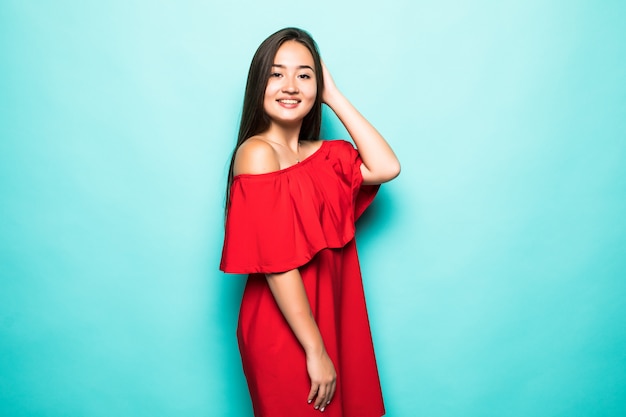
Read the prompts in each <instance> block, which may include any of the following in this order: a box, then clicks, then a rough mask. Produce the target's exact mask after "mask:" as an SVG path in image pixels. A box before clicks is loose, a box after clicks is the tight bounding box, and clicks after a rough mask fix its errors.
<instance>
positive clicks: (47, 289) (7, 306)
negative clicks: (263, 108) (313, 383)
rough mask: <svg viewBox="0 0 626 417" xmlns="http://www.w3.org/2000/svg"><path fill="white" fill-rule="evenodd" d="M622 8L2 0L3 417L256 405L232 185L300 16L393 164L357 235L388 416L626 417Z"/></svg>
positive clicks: (232, 410) (625, 48)
mask: <svg viewBox="0 0 626 417" xmlns="http://www.w3.org/2000/svg"><path fill="white" fill-rule="evenodd" d="M625 21H626V3H625V2H623V1H576V0H574V1H537V0H530V1H522V0H519V1H515V0H512V1H503V2H502V1H500V2H496V1H472V2H469V1H467V2H466V1H460V0H447V1H438V2H424V1H409V0H405V1H391V0H390V1H385V2H368V1H342V2H339V1H327V0H322V1H317V2H314V3H311V2H287V3H273V2H251V1H250V2H236V1H233V2H225V1H223V2H217V1H216V2H208V1H207V2H201V1H179V2H174V1H171V2H169V1H147V0H141V1H119V0H116V1H101V2H96V1H55V2H44V1H16V0H3V1H2V3H1V4H0V199H1V200H0V415H2V416H64V417H67V416H103V417H109V416H119V417H123V416H124V417H125V416H129V417H136V416H176V417H178V416H194V417H195V416H250V415H251V408H250V402H249V399H248V394H247V389H246V385H245V380H244V377H243V374H242V372H241V367H240V362H239V356H238V351H237V345H236V339H235V327H236V319H237V312H238V311H237V310H238V304H239V299H240V295H241V290H242V285H243V278H242V277H240V276H226V275H223V274H222V273H221V272H219V271H218V263H219V257H220V250H221V243H222V221H223V219H222V209H223V191H224V182H225V180H226V168H227V159H228V156H229V154H230V152H231V150H232V146H233V145H234V141H235V135H236V131H237V124H238V118H239V115H240V107H241V103H242V97H243V88H244V84H245V77H246V74H247V70H248V65H249V63H250V60H251V58H252V55H253V53H254V51H255V49H256V47H257V46H258V44H259V43H260V42H261V41H262V40H263V39H264V38H265V37H266V36H268V35H269V34H270V33H272V32H274V31H275V30H277V29H280V28H282V27H284V26H290V25H295V26H300V27H303V28H305V29H307V30H309V31H310V32H311V33H312V34H313V35H314V37H315V38H316V40H317V41H318V43H319V46H320V49H321V51H322V54H323V57H324V59H325V60H326V62H327V64H328V66H329V68H330V69H331V72H332V73H333V75H334V78H335V80H336V82H337V84H338V85H339V86H340V88H341V89H342V90H343V91H344V93H345V94H346V95H347V96H348V97H349V98H350V99H351V101H352V102H353V103H354V104H355V105H356V106H357V107H358V108H359V109H360V110H361V111H362V113H364V114H365V115H366V116H367V117H368V118H369V119H370V120H371V121H372V122H373V123H374V124H375V126H377V127H378V129H379V130H380V131H381V132H383V133H384V135H385V136H386V137H387V138H388V140H389V142H390V143H391V144H392V146H393V147H394V149H395V150H396V151H397V153H398V155H399V156H400V159H401V161H402V164H403V171H402V174H401V176H400V177H399V178H398V179H397V180H395V181H393V182H392V183H390V184H388V185H385V186H384V187H383V189H382V190H381V193H380V195H379V197H378V198H377V200H376V202H375V204H374V205H373V207H372V208H371V210H370V211H369V212H368V213H367V215H366V216H365V218H364V219H363V220H362V221H361V222H360V230H359V236H358V242H359V250H360V255H361V259H362V266H363V270H364V280H365V286H366V292H367V296H368V306H369V311H370V316H371V325H372V331H373V334H374V341H375V346H376V349H377V356H378V362H379V367H380V373H381V380H382V384H383V390H384V394H385V400H386V406H387V410H388V413H387V415H388V416H389V417H405V416H428V417H437V416H442V417H443V416H446V417H458V416H464V417H485V416H498V417H501V416H567V417H578V416H580V417H588V416H623V415H626V303H625V302H624V300H625V299H626V298H625V297H626V281H625V278H626V163H625V162H626V42H625V39H626V25H625V24H624V22H625ZM323 131H324V136H325V137H328V138H345V137H346V133H345V131H344V130H343V129H342V128H341V126H340V125H339V123H338V121H337V120H336V119H335V118H334V116H333V115H332V114H328V113H327V118H326V119H325V122H324V128H323ZM303 400H304V397H303Z"/></svg>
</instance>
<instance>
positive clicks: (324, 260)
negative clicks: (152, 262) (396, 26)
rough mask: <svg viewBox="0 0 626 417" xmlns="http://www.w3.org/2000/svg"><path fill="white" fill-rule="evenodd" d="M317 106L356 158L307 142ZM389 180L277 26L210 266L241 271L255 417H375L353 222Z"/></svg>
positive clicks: (351, 115) (377, 391)
mask: <svg viewBox="0 0 626 417" xmlns="http://www.w3.org/2000/svg"><path fill="white" fill-rule="evenodd" d="M322 102H323V103H325V104H326V105H328V106H329V107H330V108H331V109H332V110H333V111H334V112H335V113H336V114H337V116H338V117H339V119H340V120H341V121H342V123H343V124H344V125H345V127H346V128H347V130H348V132H349V133H350V136H351V137H352V139H353V140H354V142H355V144H356V147H357V149H358V152H357V150H356V149H354V147H353V146H352V145H351V144H350V143H349V142H346V141H340V140H336V141H321V140H319V134H320V125H321V114H322ZM399 172H400V164H399V162H398V159H397V158H396V156H395V155H394V153H393V151H392V150H391V148H390V147H389V145H388V144H387V142H386V141H385V140H384V139H383V137H382V136H381V135H380V134H379V133H378V132H377V131H376V129H374V127H373V126H372V125H371V124H370V123H369V122H368V121H367V120H366V119H365V118H363V116H361V115H360V114H359V113H358V111H357V110H356V109H355V108H354V107H353V106H352V105H351V104H350V102H349V101H348V100H347V99H346V98H345V97H344V96H343V95H342V94H341V93H340V91H339V90H338V89H337V87H336V86H335V84H334V82H333V80H332V78H331V76H330V74H329V73H328V70H327V69H326V67H325V66H324V65H323V63H322V62H321V60H320V57H319V53H318V50H317V46H316V44H315V42H314V40H313V39H312V38H311V36H310V35H309V34H308V33H306V32H305V31H303V30H300V29H296V28H286V29H283V30H280V31H278V32H276V33H274V34H273V35H271V36H270V37H269V38H267V39H266V40H265V41H264V42H263V43H262V44H261V45H260V46H259V49H258V50H257V52H256V54H255V56H254V58H253V60H252V63H251V65H250V71H249V74H248V81H247V85H246V92H245V98H244V105H243V113H242V118H241V125H240V130H239V137H238V141H237V146H236V148H235V152H234V153H233V157H232V160H231V166H230V172H229V180H228V187H227V207H226V210H227V217H226V231H225V239H224V249H223V253H222V262H221V265H220V269H222V270H223V271H225V272H228V273H247V274H249V276H248V281H247V284H246V288H245V290H244V294H243V299H242V303H241V310H240V315H239V325H238V330H237V336H238V340H239V348H240V353H241V357H242V363H243V369H244V373H245V375H246V378H247V381H248V387H249V389H250V395H251V398H252V405H253V408H254V413H255V416H257V417H259V416H263V417H280V416H285V417H302V416H308V415H314V414H315V413H316V412H318V411H321V412H324V413H325V414H327V415H330V416H338V417H339V416H344V417H352V416H354V417H357V416H358V417H379V416H382V415H384V413H385V411H384V407H383V400H382V394H381V388H380V382H379V378H378V371H377V368H376V361H375V358H374V350H373V346H372V339H371V334H370V330H369V323H368V318H367V311H366V309H365V299H364V295H363V287H362V282H361V274H360V269H359V263H358V258H357V253H356V246H355V242H354V224H355V221H356V219H357V218H358V216H359V215H360V214H361V213H362V212H363V211H364V210H365V208H366V207H367V205H369V203H370V202H371V201H372V199H373V198H374V195H375V193H376V191H377V189H378V185H379V184H381V183H383V182H386V181H389V180H391V179H393V178H394V177H396V176H397V175H398V174H399Z"/></svg>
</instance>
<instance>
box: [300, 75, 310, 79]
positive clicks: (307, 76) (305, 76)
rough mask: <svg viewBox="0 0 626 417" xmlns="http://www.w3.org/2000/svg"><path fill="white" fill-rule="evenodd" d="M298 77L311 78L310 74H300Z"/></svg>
mask: <svg viewBox="0 0 626 417" xmlns="http://www.w3.org/2000/svg"><path fill="white" fill-rule="evenodd" d="M298 77H300V78H304V79H305V80H310V79H311V76H310V75H309V74H300V75H299V76H298Z"/></svg>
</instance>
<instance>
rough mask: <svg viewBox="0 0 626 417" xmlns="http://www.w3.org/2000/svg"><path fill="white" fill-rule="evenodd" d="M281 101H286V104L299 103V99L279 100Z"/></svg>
mask: <svg viewBox="0 0 626 417" xmlns="http://www.w3.org/2000/svg"><path fill="white" fill-rule="evenodd" d="M278 101H280V102H281V103H285V104H298V100H278Z"/></svg>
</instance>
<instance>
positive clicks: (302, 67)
mask: <svg viewBox="0 0 626 417" xmlns="http://www.w3.org/2000/svg"><path fill="white" fill-rule="evenodd" d="M272 67H278V68H286V67H285V66H284V65H282V64H272ZM297 68H298V69H305V68H308V69H310V70H311V71H313V72H315V70H313V68H312V67H311V66H310V65H298V66H297Z"/></svg>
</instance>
